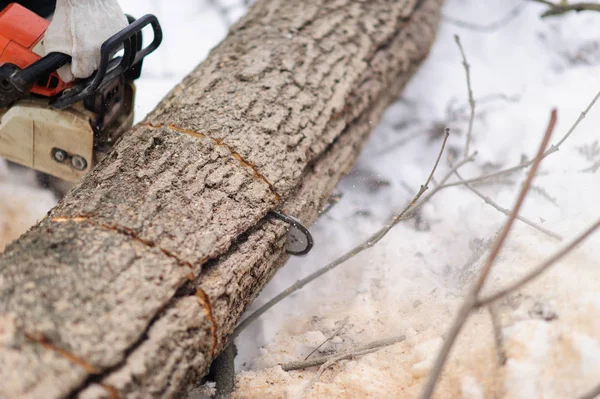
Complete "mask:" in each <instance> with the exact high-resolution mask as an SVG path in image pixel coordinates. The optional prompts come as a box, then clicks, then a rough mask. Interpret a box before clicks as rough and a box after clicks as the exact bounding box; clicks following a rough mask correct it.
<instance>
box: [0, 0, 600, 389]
mask: <svg viewBox="0 0 600 399" xmlns="http://www.w3.org/2000/svg"><path fill="white" fill-rule="evenodd" d="M229 3H231V4H232V5H233V8H232V9H231V10H230V11H229V13H228V16H229V18H230V19H235V18H237V17H238V16H239V15H240V14H241V12H242V9H243V7H241V6H237V5H236V4H237V3H235V2H233V1H232V2H229ZM519 3H522V0H513V1H507V0H489V1H485V2H483V1H480V0H448V1H447V2H446V5H445V6H444V9H443V13H444V15H446V16H451V17H452V18H460V19H461V20H464V21H469V22H473V23H478V24H483V25H485V24H486V23H488V21H489V22H493V21H496V20H498V19H500V18H501V17H502V16H503V15H506V14H507V12H508V11H509V10H511V9H513V8H514V7H515V6H516V5H517V4H519ZM120 4H121V6H122V8H123V9H124V10H125V11H126V12H128V13H131V14H133V15H137V16H139V15H142V14H144V13H148V12H151V13H155V14H157V15H158V17H159V19H160V21H161V24H162V26H163V30H164V33H165V41H164V43H163V45H162V46H161V48H160V49H159V50H158V51H157V52H156V54H153V55H151V56H149V57H148V58H147V60H146V61H145V64H144V72H143V76H142V78H141V79H140V80H139V82H138V95H137V107H136V112H137V116H136V119H137V120H139V119H140V118H142V117H143V115H144V114H145V113H146V112H148V111H149V110H150V109H152V108H153V107H154V106H155V105H156V104H157V103H158V101H160V99H161V98H162V96H164V94H166V92H167V91H168V90H169V89H170V88H171V87H172V86H173V85H174V84H176V83H177V82H178V81H180V80H181V78H182V77H183V76H184V75H185V73H186V72H188V71H189V70H190V69H191V68H193V67H194V66H195V65H196V64H197V63H199V62H200V61H201V60H202V59H203V58H204V57H205V56H206V54H207V53H208V51H209V50H210V48H212V47H213V46H215V45H216V44H217V42H218V41H219V40H220V39H221V38H222V37H223V36H224V34H225V32H226V28H225V24H224V23H223V19H222V16H221V14H219V13H218V12H217V11H215V10H214V9H212V8H209V7H208V6H207V4H208V2H196V1H191V0H176V1H175V2H174V5H173V6H169V7H167V6H166V5H165V3H163V2H159V1H150V2H149V1H141V0H121V1H120ZM542 10H543V6H540V5H539V4H534V3H533V2H526V5H525V6H523V8H522V9H521V12H520V13H519V14H518V16H517V17H515V18H514V19H512V20H511V21H510V22H508V23H507V24H505V25H504V26H502V27H501V28H499V29H497V30H494V31H491V32H478V31H473V30H469V29H465V28H461V27H459V26H456V25H455V24H452V23H449V22H448V20H444V21H442V24H441V26H440V30H439V32H438V36H437V40H436V42H435V44H434V46H433V48H432V51H431V54H430V57H429V58H428V59H427V61H426V62H425V63H424V64H423V66H422V67H421V68H420V70H419V71H418V73H417V74H416V75H415V77H414V78H413V79H412V81H411V82H410V83H409V85H408V86H407V88H406V89H405V91H404V92H403V93H402V95H401V97H400V98H399V100H398V101H397V102H396V103H395V104H393V105H392V106H391V107H390V108H389V109H388V111H387V112H386V114H385V116H384V120H383V121H382V122H381V123H380V124H379V125H378V126H377V128H376V129H375V132H374V133H373V135H372V136H371V139H370V140H369V142H368V144H367V146H366V148H365V149H364V151H363V153H362V155H361V156H360V158H359V160H358V162H357V164H356V167H355V168H354V170H353V171H352V172H351V173H350V174H349V175H348V176H346V177H345V178H344V179H343V181H342V182H340V184H339V186H338V188H337V192H339V193H342V194H343V197H342V199H341V200H340V201H339V203H338V204H336V205H335V206H334V207H333V208H332V209H331V210H330V211H329V212H328V213H327V214H325V215H323V216H322V217H321V218H320V219H319V220H318V222H317V223H316V224H315V225H314V226H313V227H312V228H311V231H312V233H313V235H314V238H315V247H314V249H313V251H312V252H311V253H310V254H308V255H307V256H305V257H302V258H294V259H291V260H290V261H289V262H288V264H287V265H286V266H285V268H284V269H282V270H281V271H280V272H279V273H278V274H277V275H276V276H275V277H274V279H273V281H272V282H271V283H270V284H269V285H268V286H267V287H266V288H265V290H264V291H263V293H262V294H261V296H260V297H259V298H258V300H257V301H256V302H255V303H254V304H253V305H252V309H256V308H258V307H259V306H260V305H261V304H263V303H265V302H266V301H267V300H268V299H269V298H271V297H273V296H274V295H276V294H277V293H279V292H281V291H282V290H283V289H285V288H287V287H288V286H289V285H291V284H292V283H293V282H294V281H296V280H297V279H298V278H301V277H303V276H306V275H308V274H309V273H311V272H313V271H314V270H316V269H317V268H319V267H320V266H323V265H325V264H326V263H327V262H329V261H330V260H333V259H335V258H336V257H338V256H339V255H341V254H342V253H344V252H345V251H347V250H349V249H350V248H352V247H354V246H355V245H357V244H359V243H361V242H362V241H364V240H365V239H366V238H367V237H368V236H369V235H370V234H371V233H372V232H374V231H376V230H377V229H379V228H380V227H381V226H382V225H383V224H384V223H385V221H386V220H388V219H389V217H390V216H391V215H392V214H393V213H394V211H397V210H399V209H401V208H403V207H404V205H405V204H406V203H407V202H408V201H409V200H410V199H411V198H412V196H413V195H414V194H415V193H416V191H417V190H418V188H419V186H420V185H421V184H422V183H423V182H424V181H425V179H426V177H427V174H428V173H429V171H430V168H431V166H432V164H433V162H434V160H435V157H436V155H437V152H438V150H439V146H440V144H441V134H442V132H443V128H444V127H445V126H448V127H449V128H450V129H451V137H450V139H449V143H448V150H447V154H454V155H455V159H456V158H457V157H460V156H461V154H462V149H463V145H464V140H465V133H466V129H467V125H468V116H469V108H468V104H467V88H466V84H465V72H464V69H463V66H462V65H461V58H460V53H459V51H458V49H457V47H456V44H455V42H454V34H459V35H460V37H461V42H462V45H463V47H464V49H465V52H466V55H467V58H468V61H469V63H470V65H471V79H472V88H473V91H474V95H475V98H476V100H477V118H476V119H475V124H474V130H473V132H474V140H473V143H472V148H474V149H476V150H477V151H478V155H477V158H476V161H475V162H474V163H473V164H470V165H467V166H465V167H464V168H463V169H461V172H462V175H463V176H464V177H475V176H478V175H479V174H480V173H488V172H491V171H494V170H498V169H499V168H505V167H509V166H513V165H516V164H518V163H520V162H521V160H522V158H523V157H526V158H528V159H530V158H531V157H533V155H534V154H535V151H536V149H537V147H538V145H539V142H540V140H541V137H542V134H543V132H544V130H545V128H546V125H547V122H548V119H549V114H550V110H551V109H552V108H553V107H556V108H557V109H558V124H557V128H556V131H555V134H554V137H553V139H552V142H553V143H556V142H558V140H559V139H560V138H561V137H562V135H564V134H565V133H566V132H567V130H568V129H569V127H570V126H571V124H572V123H573V122H574V121H575V120H576V119H577V118H578V116H579V114H580V113H581V111H582V110H584V109H585V107H586V106H587V104H588V103H589V101H590V100H591V99H592V98H593V97H594V95H595V94H596V92H597V91H598V90H599V89H600V79H599V78H598V74H597V67H598V65H599V64H600V39H598V31H597V28H596V27H597V23H598V18H599V17H598V15H597V14H594V13H585V12H584V13H577V14H571V15H565V16H562V17H559V18H554V19H547V20H541V19H540V18H539V14H540V13H541V11H542ZM599 125H600V107H598V108H594V109H592V110H591V111H590V113H589V114H588V115H587V116H586V118H585V119H584V120H583V121H582V122H581V124H580V125H579V127H578V128H577V130H576V131H575V133H574V134H573V135H572V136H571V137H569V139H568V140H567V141H565V143H564V144H563V145H562V146H561V147H560V151H558V152H556V153H554V154H552V155H550V156H549V157H548V158H546V159H545V160H544V161H543V163H542V166H541V170H540V173H539V176H538V177H537V178H536V179H535V181H534V188H533V189H532V192H531V193H530V195H529V197H528V199H527V201H526V203H525V205H524V208H523V211H522V215H523V216H526V217H527V218H529V219H531V220H533V221H535V222H536V223H539V224H540V225H541V226H544V227H545V228H547V229H549V230H551V231H554V232H556V233H559V234H560V235H562V236H564V237H565V239H564V240H563V242H558V241H557V240H556V239H553V238H551V237H549V236H547V235H545V234H543V233H541V232H539V231H537V230H535V229H533V228H532V227H529V226H526V225H524V224H522V223H517V224H516V225H515V227H514V229H513V232H512V233H511V235H510V237H509V240H508V242H507V244H506V246H505V248H504V250H503V251H502V253H501V255H500V257H499V259H498V261H497V262H496V264H495V266H494V269H493V271H492V274H491V276H490V278H489V280H488V284H487V285H486V287H485V292H487V293H490V292H493V291H494V290H496V289H498V288H500V287H503V286H505V285H506V284H507V283H509V282H512V281H515V280H516V279H517V278H518V277H519V276H522V275H524V274H525V273H526V272H527V271H529V270H531V269H532V268H533V267H534V266H535V265H537V264H539V263H540V262H541V261H542V260H543V259H545V258H546V257H547V256H548V255H550V254H551V253H553V252H554V251H556V250H557V249H558V248H561V246H562V245H564V244H565V243H566V242H568V240H569V239H570V238H573V237H574V236H575V235H577V234H578V233H579V232H581V231H582V230H583V229H584V228H586V227H587V226H588V225H589V224H590V223H591V222H593V221H595V220H596V219H597V218H598V217H599V215H600V209H599V207H598V198H600V179H599V178H598V175H597V173H595V170H596V169H598V165H600V145H599V140H600V138H599V136H598V129H597V126H599ZM448 169H449V165H448V162H447V157H444V158H443V162H442V163H441V165H440V168H439V170H438V172H437V173H436V177H438V178H439V177H440V176H442V175H443V174H444V173H445V171H447V170H448ZM525 173H526V172H525V171H523V172H520V173H517V174H515V175H513V176H511V177H509V178H506V179H503V180H501V182H500V183H497V184H486V185H481V186H478V188H479V189H480V190H481V191H482V192H483V193H484V194H485V195H487V196H489V197H490V198H492V199H493V200H494V201H496V202H497V203H498V204H499V205H501V206H502V207H504V208H511V207H512V204H513V202H514V200H515V197H516V194H517V192H518V190H519V189H520V183H522V181H523V179H524V176H525ZM23 176H24V172H23V171H21V170H16V171H15V170H13V169H11V171H10V173H7V172H6V171H3V170H0V226H1V227H2V228H4V230H0V232H2V231H5V230H6V228H7V227H6V226H10V228H11V229H13V231H12V236H13V237H14V236H16V235H18V233H20V232H22V231H24V230H25V229H26V228H27V227H26V226H28V225H30V224H31V223H33V221H34V220H35V219H39V218H41V217H42V216H43V214H44V212H45V211H46V210H47V209H49V208H50V207H51V206H52V205H53V203H54V200H53V199H52V197H51V195H50V194H49V193H48V192H46V191H43V190H40V189H37V188H35V184H34V181H32V179H31V178H30V177H31V176H30V175H28V176H29V177H28V178H24V177H23ZM25 199H26V200H25ZM11 204H12V205H11ZM17 204H18V205H19V206H20V207H24V208H26V209H24V210H23V209H21V208H16V206H17ZM11 207H12V208H11ZM7 209H11V210H7ZM11 212H12V213H11ZM15 215H17V216H19V217H18V218H15ZM504 220H505V216H504V215H502V214H501V213H499V212H498V211H496V210H495V209H493V208H492V207H490V206H489V205H487V204H485V203H484V202H483V201H482V200H481V199H480V198H478V197H476V196H475V195H474V194H473V193H471V192H470V191H468V190H467V189H466V188H463V187H452V188H447V189H444V190H442V191H440V192H439V193H438V194H436V196H434V197H433V199H432V200H431V201H430V202H429V203H428V204H427V205H425V206H424V207H423V208H422V209H421V210H420V212H419V213H418V218H413V219H410V220H408V221H406V222H404V223H402V224H400V225H398V226H397V227H395V228H394V229H393V230H392V231H391V232H390V233H389V234H388V235H387V236H386V237H385V238H384V239H383V240H382V241H381V242H379V243H378V244H377V245H376V246H375V247H374V248H372V249H369V250H367V251H365V252H363V253H362V254H360V255H358V256H356V257H354V258H353V259H351V260H349V261H348V262H346V263H345V264H344V265H342V266H340V267H339V268H338V269H336V270H334V271H332V272H330V273H328V274H326V275H325V276H323V277H322V278H320V279H319V280H317V281H315V282H313V283H311V284H310V285H308V286H307V287H305V288H304V289H303V290H302V291H300V292H298V293H296V294H294V295H293V296H292V297H290V298H288V299H286V300H285V301H284V302H283V303H281V304H279V305H277V306H276V307H274V308H273V309H271V310H270V311H269V312H268V313H267V314H265V315H264V316H263V317H262V318H261V319H259V321H258V322H255V323H254V324H253V325H251V326H250V327H249V328H248V329H247V330H246V331H245V332H244V333H243V334H242V335H241V336H240V338H239V339H238V341H237V346H238V350H239V355H238V358H237V364H236V366H237V369H238V370H239V371H240V372H239V373H238V377H237V381H236V382H237V390H236V392H235V397H236V398H240V399H241V398H281V397H297V396H298V395H299V394H300V393H301V392H302V390H303V389H304V387H305V386H306V384H307V381H309V380H310V379H311V378H312V377H313V376H314V374H315V372H316V369H315V368H312V369H308V370H300V371H291V372H284V371H283V370H282V369H281V367H279V366H278V364H281V363H285V362H289V361H293V360H298V359H304V357H306V356H307V355H308V354H309V353H310V352H312V350H313V349H315V348H316V347H317V346H319V345H320V344H321V343H322V342H323V341H325V340H326V339H328V338H329V337H331V336H332V335H333V334H334V333H336V332H338V333H337V335H336V337H335V338H333V339H331V340H330V341H329V342H328V343H326V344H325V345H323V346H322V347H321V348H319V349H318V350H317V351H316V352H315V353H314V354H313V355H312V356H323V355H328V354H331V353H337V352H340V351H344V350H347V349H349V348H354V347H357V346H360V345H364V344H366V343H368V342H371V341H374V340H377V339H380V338H384V337H389V336H394V335H399V334H403V335H405V336H406V339H405V340H404V341H402V342H399V343H397V344H394V345H391V346H389V347H386V348H383V349H380V350H379V351H377V352H374V353H371V354H368V355H365V356H362V357H359V358H355V359H351V360H344V361H341V362H338V363H337V364H335V365H334V366H332V367H331V368H329V369H328V370H326V371H325V372H324V374H323V375H322V376H321V377H320V378H319V381H318V382H316V383H315V384H314V385H313V386H312V388H311V389H310V391H309V392H308V394H307V397H309V398H336V397H340V398H364V397H401V398H414V397H417V396H418V393H419V391H420V389H421V386H422V384H423V382H424V379H425V377H426V375H427V373H428V371H429V368H430V366H431V362H432V361H433V359H434V358H435V356H436V351H437V348H439V346H440V345H441V342H443V339H444V336H445V333H446V331H447V328H448V326H449V324H450V323H451V321H452V319H453V317H454V315H455V313H456V310H457V308H458V307H459V306H460V304H461V303H462V300H463V294H464V292H465V290H466V288H467V286H468V283H469V281H470V278H472V276H473V275H474V274H475V273H476V272H477V270H478V268H479V266H480V265H481V262H482V261H483V259H484V258H485V254H486V250H487V248H488V247H489V245H490V243H491V242H492V240H493V239H494V237H495V234H496V233H497V231H498V230H499V229H500V228H501V226H502V223H503V221H504ZM1 239H2V237H0V240H1ZM6 241H7V239H6V238H4V242H6ZM0 245H2V242H0ZM599 245H600V235H598V234H597V235H596V236H592V237H591V238H590V239H589V240H588V241H587V242H586V243H585V244H584V245H582V246H581V247H580V248H578V249H577V250H576V251H574V252H573V253H571V254H570V255H568V256H567V257H565V258H564V259H562V260H561V261H559V262H558V263H557V264H556V265H555V266H554V267H553V268H552V269H551V270H550V271H549V272H548V273H546V274H544V275H543V276H542V277H541V278H539V279H537V280H536V281H535V282H534V283H532V284H531V285H528V286H527V287H525V288H524V289H523V290H521V291H520V292H519V293H517V294H514V295H511V296H510V297H509V298H507V299H505V300H503V301H501V302H500V303H499V309H498V311H499V313H500V319H501V323H502V326H503V329H502V332H503V336H504V345H503V348H504V351H505V355H506V357H507V362H506V364H505V365H504V366H502V367H499V366H497V364H496V352H495V349H494V340H493V335H492V327H491V322H490V317H489V314H488V312H487V311H485V310H480V311H477V312H476V313H474V314H473V315H472V316H471V317H470V319H469V320H468V322H467V324H466V325H465V327H464V328H463V330H462V332H461V334H460V336H459V338H458V340H457V342H456V345H455V347H454V349H453V351H452V353H451V355H450V358H449V361H448V363H447V365H446V367H445V372H444V374H443V378H442V379H441V381H440V383H439V386H438V389H437V390H436V393H437V395H438V396H437V397H440V398H458V397H462V398H478V399H479V398H487V397H493V396H498V397H505V398H532V397H543V398H571V397H577V396H578V395H581V394H583V393H584V392H585V391H586V390H589V389H590V388H591V387H593V386H595V385H596V384H598V383H599V382H600V378H599V377H598V376H597V369H598V366H599V365H600V294H598V287H600V270H599V268H598V266H599V264H600V253H599V252H598V251H597V249H596V248H598V246H599ZM342 326H343V328H341V327H342ZM206 391H207V392H212V387H208V388H207V390H206Z"/></svg>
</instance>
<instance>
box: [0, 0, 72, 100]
mask: <svg viewBox="0 0 600 399" xmlns="http://www.w3.org/2000/svg"><path fill="white" fill-rule="evenodd" d="M48 25H50V23H49V22H48V21H47V20H45V19H44V18H42V17H40V16H38V15H37V14H36V13H34V12H32V11H30V10H28V9H26V8H25V7H23V6H21V5H19V4H17V3H12V4H9V5H8V6H7V7H6V8H5V9H4V10H2V12H0V65H3V64H6V63H10V64H14V65H16V66H18V67H19V68H20V69H24V68H25V67H27V66H29V65H31V64H33V63H34V62H35V61H37V60H39V59H40V58H41V57H42V56H43V55H44V53H43V51H44V49H43V42H42V41H43V38H44V33H45V32H46V29H48ZM69 86H71V84H67V83H65V82H63V81H62V79H60V77H59V76H58V74H57V73H56V72H52V73H50V74H48V76H44V77H43V78H42V79H40V80H39V81H38V82H36V83H35V84H34V85H33V86H32V87H31V90H30V92H31V93H33V94H38V95H41V96H44V97H52V96H55V95H57V94H59V93H60V92H62V91H63V90H64V89H66V88H68V87H69Z"/></svg>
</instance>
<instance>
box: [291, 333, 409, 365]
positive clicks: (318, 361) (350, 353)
mask: <svg viewBox="0 0 600 399" xmlns="http://www.w3.org/2000/svg"><path fill="white" fill-rule="evenodd" d="M405 339H406V336H404V335H399V336H396V337H391V338H385V339H378V340H377V341H373V342H370V343H368V344H365V345H363V346H359V347H358V348H355V349H353V350H347V351H345V352H344V353H342V354H339V353H336V354H333V355H329V356H323V357H318V358H314V359H310V360H306V359H305V360H296V361H293V362H289V363H285V364H282V365H281V368H282V369H283V371H293V370H303V369H307V368H310V367H315V366H320V365H322V364H325V363H327V362H328V361H329V360H332V359H336V358H337V361H339V360H344V359H350V358H352V357H357V356H362V355H366V354H367V353H371V352H375V351H377V350H379V349H381V348H383V347H385V346H390V345H394V344H396V343H398V342H402V341H404V340H405Z"/></svg>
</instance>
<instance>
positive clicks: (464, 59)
mask: <svg viewBox="0 0 600 399" xmlns="http://www.w3.org/2000/svg"><path fill="white" fill-rule="evenodd" d="M454 40H455V41H456V45H457V46H458V49H459V50H460V55H461V57H462V64H463V67H464V68H465V74H466V75H467V91H468V95H469V107H470V109H471V113H470V115H469V128H468V130H467V138H466V142H465V152H464V154H463V156H464V157H465V158H467V157H468V156H469V150H470V149H471V139H472V136H473V120H474V119H475V100H474V99H473V90H472V89H471V66H470V65H469V63H468V62H467V57H466V56H465V51H464V49H463V47H462V44H461V43H460V37H458V35H454Z"/></svg>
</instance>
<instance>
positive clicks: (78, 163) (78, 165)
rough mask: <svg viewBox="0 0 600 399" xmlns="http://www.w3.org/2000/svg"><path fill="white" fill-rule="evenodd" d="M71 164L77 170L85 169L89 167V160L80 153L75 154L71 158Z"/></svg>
mask: <svg viewBox="0 0 600 399" xmlns="http://www.w3.org/2000/svg"><path fill="white" fill-rule="evenodd" d="M71 165H73V167H74V168H75V169H77V170H84V169H85V168H86V167H87V161H86V160H85V158H83V157H80V156H79V155H73V157H72V158H71Z"/></svg>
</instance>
